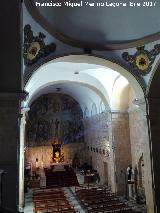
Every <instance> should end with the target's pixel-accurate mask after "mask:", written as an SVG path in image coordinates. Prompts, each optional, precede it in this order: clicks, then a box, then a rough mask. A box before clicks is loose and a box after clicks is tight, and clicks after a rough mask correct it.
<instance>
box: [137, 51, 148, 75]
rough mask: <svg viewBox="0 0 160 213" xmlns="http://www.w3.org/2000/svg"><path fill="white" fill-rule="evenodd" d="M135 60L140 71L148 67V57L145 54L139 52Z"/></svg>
mask: <svg viewBox="0 0 160 213" xmlns="http://www.w3.org/2000/svg"><path fill="white" fill-rule="evenodd" d="M135 62H136V66H137V67H138V69H139V70H141V71H145V70H147V69H148V67H149V58H148V56H147V54H144V53H141V54H139V55H137V56H136V60H135Z"/></svg>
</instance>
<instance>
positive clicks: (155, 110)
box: [147, 62, 160, 213]
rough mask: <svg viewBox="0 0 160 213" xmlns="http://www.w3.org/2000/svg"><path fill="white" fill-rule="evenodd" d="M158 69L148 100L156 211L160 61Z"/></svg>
mask: <svg viewBox="0 0 160 213" xmlns="http://www.w3.org/2000/svg"><path fill="white" fill-rule="evenodd" d="M156 68H157V69H156V70H155V71H154V75H153V76H152V79H151V81H150V85H149V87H148V94H147V101H148V111H147V115H148V122H149V125H150V130H151V131H150V139H151V144H150V148H151V158H152V168H153V178H154V183H153V188H154V190H155V203H156V209H155V212H156V213H158V212H159V211H160V198H159V192H160V183H159V178H160V167H159V162H160V155H159V149H160V145H159V138H160V93H159V90H160V83H159V82H160V63H159V62H158V63H157V66H156Z"/></svg>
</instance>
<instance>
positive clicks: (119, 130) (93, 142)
mask: <svg viewBox="0 0 160 213" xmlns="http://www.w3.org/2000/svg"><path fill="white" fill-rule="evenodd" d="M84 127H85V141H86V144H87V149H88V163H89V164H91V163H92V166H93V168H94V169H96V170H97V171H98V173H99V175H100V178H101V183H102V184H103V183H107V184H109V185H111V187H112V190H113V191H117V192H118V193H119V194H123V195H124V194H125V193H126V192H125V189H126V185H125V183H126V182H125V177H126V176H125V175H126V169H127V167H128V164H130V163H131V147H130V136H129V120H128V113H127V112H125V113H123V112H112V114H111V113H107V112H105V113H101V114H99V115H96V116H94V117H91V118H87V119H85V120H84Z"/></svg>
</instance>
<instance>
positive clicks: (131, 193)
mask: <svg viewBox="0 0 160 213" xmlns="http://www.w3.org/2000/svg"><path fill="white" fill-rule="evenodd" d="M127 184H128V197H129V198H130V197H131V198H132V197H134V191H133V184H134V170H133V169H132V166H131V165H129V166H128V167H127Z"/></svg>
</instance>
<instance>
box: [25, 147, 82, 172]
mask: <svg viewBox="0 0 160 213" xmlns="http://www.w3.org/2000/svg"><path fill="white" fill-rule="evenodd" d="M61 151H62V152H63V153H64V161H65V162H67V163H71V164H72V160H73V159H74V157H75V155H77V157H78V158H79V161H80V164H83V163H84V162H86V150H85V144H84V143H72V144H66V145H63V148H62V150H61ZM52 152H53V148H52V146H37V147H29V148H27V150H26V153H25V160H26V162H31V165H32V168H33V169H35V162H36V158H38V161H39V164H40V166H42V165H43V166H44V167H49V166H50V164H51V158H52Z"/></svg>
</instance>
